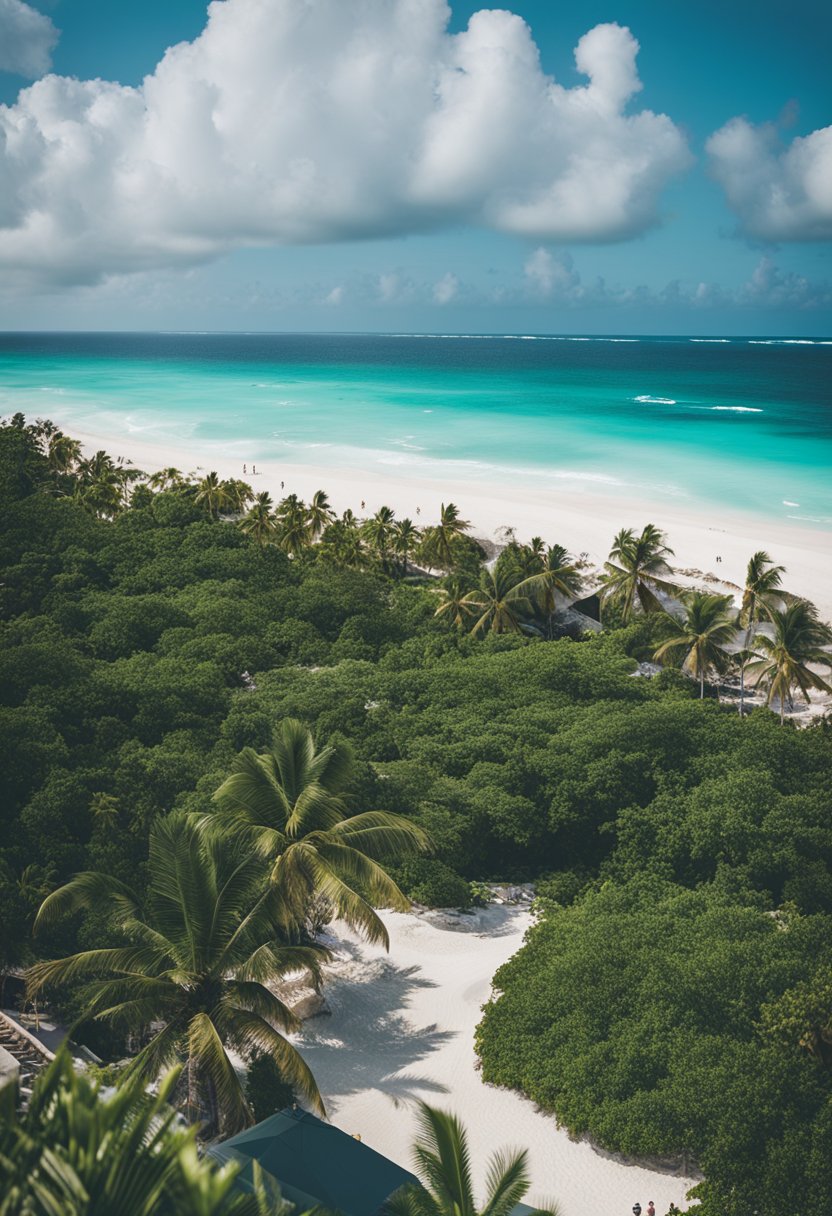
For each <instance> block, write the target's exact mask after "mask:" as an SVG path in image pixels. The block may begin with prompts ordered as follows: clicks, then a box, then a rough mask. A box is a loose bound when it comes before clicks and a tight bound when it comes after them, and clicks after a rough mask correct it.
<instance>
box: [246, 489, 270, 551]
mask: <svg viewBox="0 0 832 1216" xmlns="http://www.w3.org/2000/svg"><path fill="white" fill-rule="evenodd" d="M272 506H273V504H272V496H271V494H269V492H268V491H267V490H263V491H262V493H260V494H255V496H254V503H253V504H252V506H251V507H250V508H249V511H248V513H247V515H246V516H245V518H244V519H241V520H240V530H241V531H242V532H245V534H246V536H251V537H253V539H254V540H256V541H257V543H258V545H259V546H260V547H261V549H262V548H264V547H265V546H266V545H267V544H268V543H269V542H270V541H271V540H273V539H274V534H275V529H276V527H277V524H276V521H275V517H274V513H273V511H272Z"/></svg>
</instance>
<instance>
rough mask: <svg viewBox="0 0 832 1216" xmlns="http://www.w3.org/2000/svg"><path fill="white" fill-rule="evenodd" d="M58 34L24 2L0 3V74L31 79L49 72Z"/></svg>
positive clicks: (40, 15)
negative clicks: (10, 73)
mask: <svg viewBox="0 0 832 1216" xmlns="http://www.w3.org/2000/svg"><path fill="white" fill-rule="evenodd" d="M57 41H58V31H57V30H56V29H55V27H54V25H53V24H52V22H51V21H50V20H49V18H48V17H46V16H44V14H43V13H39V12H37V10H36V9H33V8H32V7H31V6H30V5H28V4H24V3H23V0H0V72H14V73H15V75H17V76H26V77H28V78H29V79H30V80H33V79H34V78H35V77H37V76H42V75H43V73H44V72H48V71H49V66H50V64H51V62H52V50H53V48H54V46H55V43H56V42H57Z"/></svg>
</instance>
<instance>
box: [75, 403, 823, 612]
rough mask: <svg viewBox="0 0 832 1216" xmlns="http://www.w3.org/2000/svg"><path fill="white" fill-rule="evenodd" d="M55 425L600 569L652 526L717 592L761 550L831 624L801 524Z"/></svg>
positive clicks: (93, 441) (151, 466) (144, 460)
mask: <svg viewBox="0 0 832 1216" xmlns="http://www.w3.org/2000/svg"><path fill="white" fill-rule="evenodd" d="M55 422H56V424H57V425H59V426H63V427H64V429H65V430H66V431H67V433H68V434H70V435H74V436H75V437H76V438H78V439H80V440H81V441H82V443H83V444H84V448H85V451H86V452H88V453H89V452H90V451H95V450H96V449H98V448H105V449H106V450H107V451H109V452H110V453H111V455H113V456H124V457H125V458H126V459H129V460H131V461H132V462H133V463H134V464H135V465H136V466H138V467H139V468H141V469H143V470H144V471H146V472H148V473H153V472H155V471H156V470H158V469H161V468H166V467H169V466H174V467H176V468H178V469H180V470H182V471H183V472H185V473H189V472H192V471H193V472H198V473H199V474H204V473H206V472H209V471H210V470H214V469H215V470H216V471H217V472H218V473H219V474H220V476H221V477H223V478H229V477H237V478H242V479H243V480H245V481H248V482H249V483H250V484H251V485H252V487H253V488H254V490H255V491H256V492H259V491H261V490H268V491H269V493H270V494H271V495H272V497H273V498H274V499H275V501H277V500H278V499H280V498H281V497H283V496H284V495H285V494H290V493H293V494H298V495H299V496H300V497H301V498H305V499H309V498H310V497H311V496H312V494H313V493H314V492H315V491H316V490H321V489H322V490H326V492H327V494H328V495H329V498H330V501H331V503H332V505H333V507H334V508H335V510H336V511H338V512H339V513H340V512H341V511H343V510H345V509H346V508H347V507H351V508H352V510H353V511H355V512H356V514H358V515H371V514H373V513H374V512H375V511H377V510H378V508H379V507H380V506H382V505H387V506H390V507H392V508H393V509H394V510H395V512H396V514H397V516H399V518H401V517H403V516H410V518H411V519H413V520H414V521H415V522H416V523H418V524H420V525H425V524H429V523H432V522H436V519H437V517H438V514H439V507H440V504H441V503H443V502H445V503H447V502H450V501H452V502H455V503H456V504H457V506H458V507H459V508H460V511H461V514H462V516H463V518H465V519H467V520H470V521H471V523H472V525H473V529H472V531H473V534H474V535H476V536H479V537H484V538H486V539H488V540H493V539H495V537H496V538H499V536H500V535H501V530H502V529H504V528H506V527H510V528H514V529H515V531H516V534H517V538H518V540H521V541H528V540H530V539H531V537H532V536H542V537H543V539H544V540H545V541H546V542H547V543H549V544H552V543H554V542H558V543H559V544H562V545H565V546H566V548H567V549H568V550H569V551H570V552H571V553H574V554H576V555H577V554H581V553H586V554H587V555H588V558H589V561H590V562H591V563H592V564H593V565H594V566H596V567H600V566H601V565H602V564H603V562H604V560H605V558H606V556H607V554H608V552H609V548H610V543H611V541H612V538H613V536H614V535H615V533H616V532H617V531H618V530H619V529H620V528H622V527H634V528H637V529H639V530H640V529H641V528H642V527H643V526H644V524H646V523H654V524H656V525H657V526H658V527H660V528H662V529H663V530H664V531H665V532H666V533H667V535H668V540H669V543H670V546H671V548H672V549H673V551H674V553H675V558H674V559H673V564H674V567H675V568H676V569H679V570H686V571H695V572H697V573H696V574H694V575H691V576H690V577H689V578H688V579H686V580H684V581H691V582H696V583H699V584H701V583H704V584H706V585H709V586H712V587H713V589H714V590H718V591H719V590H723V589H725V590H726V591H728V590H733V589H734V588H737V589H738V588H740V587H741V586H742V584H743V581H744V576H745V568H746V566H747V564H748V559H749V557H750V556H751V554H752V553H754V552H755V551H756V550H757V549H765V550H766V551H767V552H768V553H769V554H770V555H771V557H772V559H773V560H774V561H775V562H777V563H778V564H780V565H784V566H786V568H787V575H786V578H785V580H784V586H785V587H786V588H787V589H788V590H789V591H792V592H793V593H795V594H796V595H801V596H805V597H806V598H808V599H810V600H812V601H813V602H814V603H815V604H816V605H817V607H818V609H819V611H820V613H821V616H822V617H823V618H824V620H828V621H832V561H831V560H830V558H832V532H824V531H822V530H819V529H814V528H811V527H808V526H803V525H801V524H799V523H797V522H794V523H792V522H785V521H779V520H767V519H762V518H756V517H753V516H745V515H741V514H731V513H729V512H726V511H725V510H724V509H723V508H722V507H715V508H714V510H713V513H712V514H711V513H708V514H706V513H704V512H703V511H702V510H701V509H700V510H699V511H695V510H693V509H690V508H687V507H686V506H685V505H684V503H683V502H681V501H674V500H670V501H668V500H665V499H662V498H661V497H660V496H659V495H657V497H656V499H655V500H652V501H651V500H649V499H645V498H637V497H632V496H631V495H629V494H627V495H626V496H625V495H621V496H617V495H614V494H612V493H598V492H597V491H596V492H592V490H591V489H586V490H583V491H581V492H577V491H567V490H565V489H563V488H557V487H551V486H549V487H547V486H545V485H540V484H538V479H535V481H534V484H533V486H532V485H530V484H529V483H525V482H524V481H523V479H522V478H520V477H518V478H515V479H514V480H513V481H511V482H496V481H490V480H488V481H487V480H483V479H476V478H473V477H470V476H468V477H466V476H463V475H459V476H455V475H454V476H452V475H450V474H448V473H444V472H443V471H442V470H441V466H437V476H436V477H425V476H423V475H421V474H419V475H417V474H416V473H414V472H413V470H412V468H411V467H409V466H406V465H405V466H398V467H397V466H390V469H389V472H387V471H385V472H382V473H380V472H377V471H375V470H371V471H368V470H365V469H358V468H355V469H351V468H346V467H343V466H337V465H333V466H327V465H325V464H291V463H283V462H281V463H280V464H277V463H276V462H274V461H270V460H266V461H264V462H263V463H262V464H261V463H260V460H259V459H258V456H257V452H256V451H254V453H253V455H254V466H256V469H257V472H256V474H252V472H251V470H252V467H253V466H252V460H251V453H250V452H248V451H247V450H246V445H245V444H244V443H243V442H242V441H241V442H239V443H235V444H233V445H223V444H219V443H216V442H214V443H212V442H210V441H203V442H201V443H200V444H196V443H194V442H192V441H190V440H189V441H188V442H187V443H184V442H183V441H177V443H176V445H175V446H170V445H167V444H162V443H161V442H156V441H152V442H151V441H148V439H146V438H142V436H141V434H140V433H139V434H131V435H129V436H127V437H125V436H124V434H123V433H122V434H120V435H113V434H105V433H93V432H91V431H83V430H79V429H78V428H77V427H76V426H74V425H73V423H72V421H71V420H70V419H68V420H66V421H65V422H62V421H61V419H60V418H58V417H56V418H55ZM244 464H245V465H246V468H247V472H246V474H243V465H244ZM657 480H661V470H657ZM585 484H586V485H587V486H591V485H592V483H591V482H587V483H585ZM281 487H282V488H281ZM362 501H363V502H364V504H365V505H364V507H363V509H362V507H361V503H362ZM417 508H418V511H417ZM717 557H719V558H721V561H720V562H717V560H716V559H717ZM732 585H733V586H732Z"/></svg>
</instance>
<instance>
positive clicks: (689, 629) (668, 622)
mask: <svg viewBox="0 0 832 1216" xmlns="http://www.w3.org/2000/svg"><path fill="white" fill-rule="evenodd" d="M682 604H683V605H684V609H685V615H684V617H683V618H682V619H681V620H678V619H677V618H676V617H675V616H671V615H670V614H669V613H666V614H665V619H664V628H665V631H666V633H667V635H668V636H667V637H666V639H665V641H663V642H662V643H661V645H660V646H657V647H656V650H655V652H654V658H656V659H658V660H659V662H661V661H662V660H663V659H665V658H668V657H670V658H680V659H681V665H682V670H683V671H687V672H689V673H690V674H691V675H692V676H694V677H695V678H696V679H698V680H699V696H700V698H704V696H705V677H706V676H707V675H708V673H709V672H710V671H717V672H722V671H725V669H726V668H727V667H728V665H729V662H730V659H729V656H728V650H727V647H729V646H730V645H731V643H732V642H733V641H734V640H735V638H736V635H737V613H736V610H735V609H734V608H733V606H732V604H731V597H730V596H727V595H713V594H711V593H708V592H704V591H692V592H690V593H689V594H687V595H685V596H683V597H682Z"/></svg>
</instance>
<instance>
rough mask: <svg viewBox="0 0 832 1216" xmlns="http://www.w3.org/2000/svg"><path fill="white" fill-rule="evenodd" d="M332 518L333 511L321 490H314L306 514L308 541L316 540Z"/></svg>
mask: <svg viewBox="0 0 832 1216" xmlns="http://www.w3.org/2000/svg"><path fill="white" fill-rule="evenodd" d="M332 518H333V510H332V507H331V506H330V505H329V498H328V497H327V495H326V493H325V492H324V491H323V490H316V491H315V493H314V494H313V495H312V501H311V502H310V504H309V508H308V510H307V512H306V524H307V528H308V530H309V537H310V540H317V539H318V537H319V536H320V535H321V533H322V532H323V530H324V528H325V527H326V526H327V524H328V523H330V522H331V521H332Z"/></svg>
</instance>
